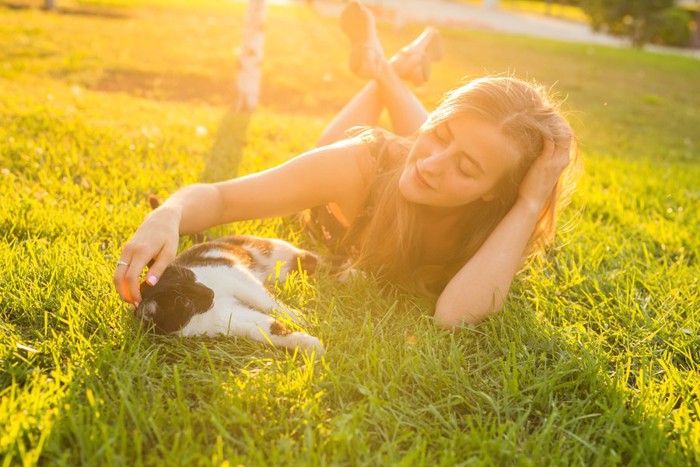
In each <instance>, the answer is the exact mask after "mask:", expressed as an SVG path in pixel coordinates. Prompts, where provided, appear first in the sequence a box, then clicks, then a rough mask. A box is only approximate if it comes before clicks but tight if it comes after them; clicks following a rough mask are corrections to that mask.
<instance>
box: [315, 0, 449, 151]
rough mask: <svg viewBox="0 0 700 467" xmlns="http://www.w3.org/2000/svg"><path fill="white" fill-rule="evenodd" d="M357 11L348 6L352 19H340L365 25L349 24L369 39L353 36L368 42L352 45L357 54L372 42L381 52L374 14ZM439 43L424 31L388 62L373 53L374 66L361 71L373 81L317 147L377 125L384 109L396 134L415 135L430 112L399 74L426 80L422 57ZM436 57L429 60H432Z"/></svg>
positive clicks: (346, 106) (350, 104) (434, 32)
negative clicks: (350, 132)
mask: <svg viewBox="0 0 700 467" xmlns="http://www.w3.org/2000/svg"><path fill="white" fill-rule="evenodd" d="M350 5H353V4H350ZM357 8H358V4H354V5H353V6H349V7H348V10H350V9H352V10H351V14H352V15H353V16H351V17H350V19H348V17H347V16H346V17H345V18H341V20H344V21H346V23H347V22H363V23H364V24H362V25H361V27H359V28H358V26H357V25H356V24H346V25H347V26H348V29H351V30H352V29H353V28H356V29H362V30H366V31H368V34H370V37H369V38H367V39H363V38H362V37H360V39H357V38H356V37H355V38H353V37H351V41H352V40H360V41H365V40H366V42H362V43H359V44H358V43H353V44H351V45H352V47H353V48H354V49H355V51H356V50H357V48H361V49H362V48H367V47H368V43H370V46H369V47H370V48H371V49H378V50H381V45H376V44H379V38H378V37H377V35H376V30H375V29H374V19H373V18H372V17H371V12H369V10H366V9H365V8H364V7H359V8H361V10H358V9H357ZM426 31H428V30H426ZM436 40H439V36H438V35H437V31H435V30H432V29H431V30H430V34H426V33H425V32H424V33H423V34H421V36H419V37H418V39H416V40H415V41H414V42H412V43H411V44H409V45H408V46H407V47H404V49H402V50H401V51H399V52H398V53H397V54H396V55H395V56H394V57H392V58H391V60H389V61H388V62H387V61H386V60H385V59H384V58H383V57H382V56H381V54H377V53H371V54H370V56H369V59H370V60H372V62H373V65H371V66H366V67H363V68H362V69H363V72H368V71H369V72H370V74H371V78H373V79H372V81H370V82H369V83H367V84H366V85H365V86H364V87H363V88H362V89H361V90H360V92H358V93H357V94H356V95H355V96H354V97H353V98H352V99H351V100H350V102H348V103H347V104H346V105H345V107H343V109H342V110H341V111H340V112H339V113H338V114H337V115H336V116H335V117H334V118H333V120H332V121H331V122H330V123H329V125H328V126H327V127H326V129H325V130H324V131H323V134H322V135H321V137H320V138H319V141H318V143H317V144H318V146H324V145H327V144H331V143H333V142H335V141H339V140H341V139H343V138H345V132H346V131H347V130H348V129H350V128H352V127H355V126H376V125H377V124H378V123H379V118H380V117H381V114H382V111H383V110H384V108H386V109H387V110H388V112H389V119H390V121H391V126H392V130H393V131H394V132H395V133H396V134H397V135H400V136H409V135H412V134H413V133H415V132H416V131H417V130H418V129H419V128H420V126H421V125H422V124H423V122H425V120H426V118H427V116H428V112H427V111H426V110H425V107H423V104H422V103H421V102H420V101H419V100H418V98H417V97H416V96H415V95H414V94H413V93H412V92H411V90H410V89H409V88H408V87H407V86H406V85H405V84H404V83H403V82H402V81H401V78H400V77H399V73H401V74H402V76H403V75H406V76H407V77H408V76H412V77H415V76H416V75H421V77H425V78H426V79H427V76H424V73H423V71H424V70H425V66H426V63H425V60H423V54H424V51H425V50H426V49H428V48H431V47H433V46H434V45H435V43H436ZM374 52H376V50H374ZM377 56H379V57H380V59H379V60H377ZM434 58H435V57H430V59H434ZM428 65H429V64H428ZM368 69H369V70H368ZM414 81H415V80H414Z"/></svg>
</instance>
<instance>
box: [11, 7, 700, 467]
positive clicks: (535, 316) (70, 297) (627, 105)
mask: <svg viewBox="0 0 700 467" xmlns="http://www.w3.org/2000/svg"><path fill="white" fill-rule="evenodd" d="M61 3H63V4H64V5H66V3H65V2H61V1H60V0H59V4H61ZM99 3H100V4H101V5H98V4H97V2H91V3H79V4H70V5H68V6H69V7H70V9H69V10H68V11H67V12H65V13H63V14H54V13H45V12H42V11H39V10H36V9H11V8H6V7H4V6H0V56H1V57H2V63H0V199H1V200H2V202H0V264H1V265H2V266H1V267H0V316H1V318H2V319H1V320H0V365H1V367H2V369H1V370H0V426H2V427H3V429H2V430H1V431H0V459H2V462H1V463H2V465H14V464H25V465H32V464H36V463H42V464H47V463H50V464H54V463H56V464H69V465H80V464H88V465H102V464H122V465H132V464H160V463H162V462H163V461H165V462H166V463H167V464H184V465H193V464H203V465H209V464H217V465H220V464H223V463H225V462H228V463H229V464H231V465H237V464H246V465H269V464H285V465H290V464H291V465H293V464H312V465H315V464H369V465H375V464H379V465H382V464H403V465H416V464H419V465H420V464H423V465H433V464H443V465H453V464H456V463H464V464H482V463H483V464H505V463H508V464H510V463H513V464H521V465H537V464H543V463H544V464H562V465H568V464H586V465H589V464H592V465H611V464H650V465H658V464H667V465H684V464H693V463H694V464H697V463H699V462H700V423H699V420H698V418H699V417H700V402H699V400H700V399H699V396H700V378H699V376H698V360H699V359H700V338H699V337H698V331H699V329H698V324H697V323H698V318H699V316H698V309H699V308H700V307H699V306H698V304H699V303H700V297H699V292H698V277H699V276H700V270H699V269H700V268H699V266H698V252H699V251H700V241H699V240H698V238H700V226H699V220H698V212H699V209H698V207H700V165H699V159H700V157H699V156H700V150H699V149H698V148H699V145H700V139H699V138H698V132H697V127H698V121H699V119H700V114H699V112H700V111H698V109H700V94H698V92H697V83H698V82H700V62H698V61H697V60H694V59H691V58H687V57H676V56H670V55H655V54H650V53H644V52H641V51H638V50H627V49H614V48H605V47H601V46H588V45H579V44H564V43H559V42H552V41H545V40H538V39H531V38H524V37H514V36H506V35H498V34H493V33H483V32H467V31H458V30H446V29H445V30H443V35H444V38H445V45H446V49H447V54H446V55H447V58H446V59H445V60H444V61H443V62H441V63H440V64H438V65H436V67H435V68H434V73H433V79H432V80H431V82H430V83H429V84H428V85H427V86H426V87H425V88H423V89H421V90H420V92H419V96H420V98H421V99H423V101H424V102H425V103H426V104H427V105H429V106H432V105H433V104H434V103H435V102H436V101H437V100H438V98H439V96H440V93H441V92H443V91H445V90H447V89H449V88H450V87H451V86H453V85H454V84H455V83H456V82H458V81H459V80H460V79H461V78H462V77H463V76H464V75H470V76H480V75H482V74H484V73H489V72H491V73H504V72H512V73H515V74H516V75H518V76H521V77H530V78H535V79H537V80H538V81H540V82H542V83H544V84H546V85H553V86H554V88H555V89H556V90H557V91H558V92H559V93H560V94H561V95H562V96H566V97H567V101H566V103H565V107H566V109H567V110H569V111H570V113H571V117H572V121H573V124H574V126H575V128H576V130H577V132H578V134H579V137H580V140H581V150H582V152H583V155H584V157H585V160H586V174H585V176H584V177H583V179H582V180H581V183H580V188H579V190H578V193H577V195H576V197H575V199H574V202H573V205H572V207H571V209H570V210H569V211H568V212H567V214H566V216H565V219H564V221H567V222H568V224H569V226H570V228H569V229H565V230H563V231H562V232H561V234H560V236H559V247H558V248H557V249H556V250H555V251H552V253H551V254H550V256H549V259H548V260H547V261H544V262H542V263H541V264H537V265H536V266H535V267H534V268H533V269H532V270H530V271H529V272H528V273H526V274H523V275H521V276H520V277H519V278H518V280H517V281H516V283H515V284H514V287H513V290H512V294H511V297H510V299H509V301H508V302H507V304H506V306H505V309H504V311H503V312H502V313H501V314H500V315H498V316H495V317H493V318H492V319H489V320H487V321H486V322H485V323H484V324H482V325H481V326H479V327H477V328H473V329H467V330H464V331H463V332H460V333H457V334H451V333H447V332H443V331H440V330H438V329H437V328H436V327H435V326H434V325H433V323H432V321H431V319H430V315H431V307H432V303H431V302H430V301H429V300H427V299H424V298H421V297H420V296H418V295H416V294H414V293H412V292H411V291H406V290H400V289H393V288H386V287H383V286H382V285H381V284H379V283H377V282H375V281H374V280H373V279H372V278H371V277H370V278H366V279H358V280H356V281H354V282H352V283H350V284H339V283H337V282H336V281H334V280H333V279H331V278H329V277H326V276H320V277H318V278H301V279H300V280H298V281H293V282H291V283H288V284H285V285H283V286H281V287H280V290H279V293H280V295H281V296H282V298H283V299H284V300H286V301H288V302H289V303H290V304H293V305H295V306H298V307H300V308H302V309H304V310H305V311H306V312H307V314H308V316H309V319H310V325H309V328H310V331H311V332H312V333H315V334H316V335H318V336H320V338H321V339H322V340H323V341H324V343H325V344H326V347H327V351H328V353H327V355H326V356H325V358H324V359H323V360H321V361H316V362H314V361H308V360H305V359H304V358H302V357H301V356H294V355H291V354H287V353H285V352H284V351H281V350H276V349H271V348H268V347H265V346H261V345H258V344H255V343H251V342H248V341H246V340H244V339H236V338H226V339H224V338H221V339H180V338H157V337H154V336H152V335H148V334H145V333H144V332H142V331H141V330H140V329H139V327H138V325H137V323H135V322H134V321H133V320H132V318H131V314H130V310H129V309H128V307H127V306H125V305H123V304H122V303H121V302H120V301H119V300H118V297H117V295H116V293H115V292H114V290H113V287H112V285H111V275H112V272H113V269H114V263H115V261H116V259H117V258H118V254H119V251H120V249H121V247H122V245H123V244H124V243H125V242H126V241H127V240H128V238H129V237H130V235H131V234H132V233H133V231H134V230H135V228H136V227H137V226H138V225H139V223H140V221H141V219H142V217H143V216H144V215H145V214H146V213H147V212H148V207H147V203H146V196H147V195H148V194H149V193H156V194H158V195H160V196H163V197H164V196H167V195H168V193H171V192H172V191H174V190H176V189H177V188H179V187H181V186H183V185H184V184H186V183H190V182H194V181H198V180H216V179H222V178H225V177H227V176H233V175H234V174H235V173H236V171H238V173H239V174H242V173H249V172H251V171H254V170H259V169H261V168H265V167H269V166H272V165H274V164H277V163H279V162H281V161H284V160H286V159H288V158H289V157H292V155H294V154H297V153H299V152H301V151H303V150H305V149H308V148H310V147H312V146H313V144H314V140H315V138H316V137H317V136H318V135H319V133H320V131H321V130H322V128H323V125H324V123H325V122H327V121H328V119H329V118H330V117H331V116H332V114H333V112H334V111H336V110H337V109H338V108H339V107H340V106H341V105H342V104H343V102H344V101H345V99H347V98H348V97H349V96H350V95H351V94H352V92H353V91H354V90H356V89H358V88H359V87H360V86H361V84H362V83H361V81H360V80H358V79H356V78H353V77H352V76H350V75H349V73H348V72H347V71H346V66H347V65H346V53H347V50H346V49H347V47H346V43H345V39H344V38H343V37H342V35H341V33H340V32H339V30H338V28H337V25H336V23H335V22H334V21H332V20H321V19H318V18H316V17H315V16H314V15H313V14H312V13H311V12H309V11H306V10H304V9H301V8H281V7H270V8H269V12H268V13H269V14H268V22H267V43H266V54H267V55H266V58H265V63H264V76H263V95H262V106H261V108H260V109H259V110H258V111H256V112H254V113H253V114H251V115H243V114H236V113H233V112H231V111H230V110H229V108H228V106H227V104H228V103H230V102H231V101H232V97H233V94H232V91H231V87H232V82H233V79H234V76H235V60H234V58H233V55H232V51H233V49H234V47H235V46H236V45H237V44H238V42H239V39H240V32H241V31H240V24H241V17H242V13H243V5H242V4H238V3H229V2H221V3H219V2H215V1H211V2H207V3H206V4H204V6H198V7H195V6H193V4H194V2H192V4H188V2H186V1H184V0H183V1H179V2H177V5H176V6H175V7H169V6H168V5H167V4H166V3H164V2H162V1H154V2H151V3H149V4H148V5H147V6H141V5H139V4H138V3H137V2H135V1H128V2H127V1H120V2H111V3H108V2H99ZM3 5H5V4H3ZM79 13H80V14H79ZM86 13H90V14H86ZM417 32H418V29H417V28H416V29H409V30H406V31H403V32H395V31H394V30H393V29H390V28H388V27H387V28H385V29H383V30H382V37H383V38H384V40H385V42H386V44H387V46H386V47H387V49H389V51H393V50H395V49H397V48H398V47H399V46H400V45H401V44H402V43H404V42H406V41H408V40H409V39H410V38H412V37H413V36H414V35H415V34H417ZM309 90H313V93H311V92H309ZM237 160H241V164H240V166H239V167H237V164H236V161H237ZM229 232H252V233H257V234H260V235H270V236H280V237H283V238H287V239H291V240H293V241H295V242H297V243H300V244H304V245H307V246H313V244H312V243H311V242H310V240H309V239H308V238H307V237H306V236H305V235H304V233H303V232H302V231H301V229H300V227H299V225H298V224H297V223H296V222H294V221H293V220H291V219H276V220H270V221H264V222H249V223H242V224H238V225H235V226H226V227H221V228H218V229H216V230H215V232H214V233H215V234H223V233H229ZM187 243H188V242H187V241H183V246H184V245H186V244H187Z"/></svg>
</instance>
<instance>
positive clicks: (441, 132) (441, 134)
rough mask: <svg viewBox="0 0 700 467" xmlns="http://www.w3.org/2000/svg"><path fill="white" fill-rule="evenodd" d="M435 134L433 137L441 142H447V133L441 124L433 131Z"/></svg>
mask: <svg viewBox="0 0 700 467" xmlns="http://www.w3.org/2000/svg"><path fill="white" fill-rule="evenodd" d="M433 134H434V135H435V138H436V139H437V140H438V141H440V142H441V143H447V142H448V138H449V137H448V135H447V132H446V131H445V128H444V127H443V126H439V127H437V128H435V131H434V132H433Z"/></svg>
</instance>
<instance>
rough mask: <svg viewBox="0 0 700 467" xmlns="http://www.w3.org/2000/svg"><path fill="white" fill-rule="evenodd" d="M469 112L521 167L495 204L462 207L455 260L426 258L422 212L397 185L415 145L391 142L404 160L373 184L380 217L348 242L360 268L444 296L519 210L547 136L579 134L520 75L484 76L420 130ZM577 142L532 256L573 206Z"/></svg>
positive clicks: (501, 186) (531, 246) (499, 189)
mask: <svg viewBox="0 0 700 467" xmlns="http://www.w3.org/2000/svg"><path fill="white" fill-rule="evenodd" d="M466 115H468V116H471V117H477V118H481V119H484V120H486V121H489V122H491V123H493V124H495V125H496V126H498V127H499V128H500V129H501V131H502V132H503V134H504V135H505V136H506V137H507V138H509V139H510V140H511V141H512V143H513V144H514V145H515V147H517V148H518V150H519V153H520V156H521V157H520V161H519V163H518V164H516V167H515V168H514V169H513V170H511V171H509V173H507V174H506V175H505V176H504V177H503V178H502V179H501V180H500V181H499V182H498V183H497V185H496V187H495V190H494V193H495V194H496V198H495V199H494V200H493V201H489V202H487V201H484V200H477V201H474V202H472V203H470V204H468V205H466V206H464V207H463V208H460V209H461V216H460V221H459V224H458V236H457V238H459V239H460V240H459V242H457V243H455V244H452V245H449V249H450V255H449V259H443V260H441V261H434V260H431V258H426V257H425V255H424V254H423V250H424V244H425V242H424V238H423V235H422V234H421V232H422V231H423V230H422V229H421V228H419V226H420V225H421V223H422V221H423V220H422V215H421V210H420V208H419V207H418V206H417V205H415V204H413V203H411V202H409V201H407V200H406V199H405V198H404V197H403V196H402V195H401V193H400V192H399V188H398V186H399V184H398V182H399V178H400V176H401V173H402V170H403V168H404V164H405V160H406V157H405V156H406V154H407V152H408V148H409V147H410V144H411V141H410V140H408V141H406V140H405V139H403V140H402V139H399V138H398V137H394V138H392V139H390V140H389V141H388V143H387V146H388V147H387V149H386V151H389V152H391V151H394V152H395V151H396V148H399V149H398V151H399V152H401V157H389V158H388V160H389V161H390V164H391V167H390V168H389V169H388V170H385V171H380V172H379V173H378V174H377V176H376V177H375V179H374V180H373V182H372V187H371V191H372V192H373V194H374V201H375V212H374V215H373V216H372V218H371V219H370V220H369V221H368V223H367V224H366V225H363V226H361V230H360V231H357V229H355V230H353V229H352V228H351V229H350V231H349V232H348V236H347V240H348V241H350V242H352V243H354V244H355V245H356V247H357V248H358V251H359V253H358V255H357V258H356V264H355V265H356V266H357V267H369V268H372V269H375V270H377V269H378V270H381V273H382V274H383V275H384V276H386V277H387V278H388V279H390V280H394V281H399V282H407V283H409V284H410V285H412V286H416V287H418V288H419V289H421V290H423V291H426V292H431V293H439V292H440V291H441V290H442V288H444V286H445V285H446V284H447V282H448V281H449V280H450V279H451V278H452V277H453V276H454V274H456V273H457V271H458V270H459V269H460V268H461V267H462V266H463V265H464V264H465V263H466V262H467V261H468V260H469V259H470V258H471V257H472V256H473V255H474V254H475V253H476V252H477V250H478V249H479V248H480V247H481V245H482V244H483V243H484V242H485V241H486V239H487V238H488V237H489V235H490V234H491V232H493V230H494V229H495V228H496V226H497V225H498V223H499V222H500V221H501V219H503V217H504V216H505V215H506V214H507V213H508V211H509V210H510V209H511V208H512V207H513V205H514V204H515V201H516V199H517V196H518V187H519V186H520V182H521V181H522V179H523V177H524V176H525V173H526V172H527V170H528V168H529V167H530V165H531V164H532V162H533V161H534V160H535V158H536V157H537V156H538V155H539V154H540V153H541V152H542V150H543V146H544V140H545V138H547V139H556V138H557V137H561V136H563V135H567V134H571V135H573V131H572V130H571V127H570V126H569V124H568V123H567V122H566V120H565V119H564V117H563V116H562V114H561V112H560V109H559V104H558V103H557V102H555V101H554V100H553V99H552V98H551V97H550V96H549V95H548V93H547V92H546V90H545V89H544V88H542V87H541V86H538V85H535V84H530V83H527V82H525V81H522V80H519V79H517V78H513V77H486V78H480V79H477V80H474V81H471V82H469V83H468V84H466V85H464V86H462V87H459V88H457V89H455V90H453V91H451V92H449V93H447V94H446V96H445V97H444V99H443V100H442V102H441V103H440V105H439V106H438V108H437V109H436V110H435V111H434V112H432V113H431V114H430V116H429V118H428V120H427V121H426V122H425V124H424V125H423V127H422V128H421V129H420V130H419V131H420V132H427V131H431V130H432V129H434V128H435V127H436V126H437V125H439V124H441V123H443V122H445V121H447V120H449V119H452V118H455V117H459V116H466ZM572 140H574V141H573V142H572V149H571V154H570V156H571V162H570V164H569V165H568V167H567V168H566V169H565V171H564V173H563V174H562V176H561V177H560V178H559V181H558V182H557V184H556V187H555V189H554V191H553V192H552V194H551V196H550V197H549V199H548V201H547V203H546V205H545V207H544V209H543V210H542V212H541V214H540V216H539V219H538V221H537V224H536V227H535V230H534V232H533V234H532V236H531V238H530V241H529V243H528V247H527V252H526V253H527V254H528V255H531V254H533V253H535V252H537V251H541V250H542V248H543V247H544V246H545V245H546V244H548V243H549V242H551V241H552V240H553V238H554V231H555V222H556V217H557V212H558V211H559V210H560V209H561V208H562V207H563V206H564V205H565V204H566V203H567V202H568V200H569V198H570V194H571V192H572V190H573V188H574V185H575V182H576V180H577V178H578V174H579V173H580V169H581V163H580V157H579V154H578V150H577V148H576V144H575V138H572Z"/></svg>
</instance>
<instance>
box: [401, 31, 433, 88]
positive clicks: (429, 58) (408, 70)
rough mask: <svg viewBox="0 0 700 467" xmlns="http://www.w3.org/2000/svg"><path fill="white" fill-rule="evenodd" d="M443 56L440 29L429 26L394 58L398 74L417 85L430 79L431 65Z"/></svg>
mask: <svg viewBox="0 0 700 467" xmlns="http://www.w3.org/2000/svg"><path fill="white" fill-rule="evenodd" d="M442 56H443V48H442V39H441V38H440V31H438V30H437V29H435V28H434V27H432V26H428V27H427V28H425V30H424V31H423V32H422V33H421V35H420V36H418V38H416V40H414V41H413V42H411V43H410V44H408V45H407V46H406V47H404V48H403V49H401V50H400V51H399V52H398V53H397V54H396V55H395V56H394V57H393V58H392V59H391V63H392V65H393V66H394V70H395V71H396V74H398V75H399V77H400V78H402V79H406V80H409V81H411V82H412V83H413V84H415V85H416V86H420V85H422V84H424V83H425V82H426V81H428V79H430V67H431V65H432V63H433V61H435V60H440V59H441V58H442Z"/></svg>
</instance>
